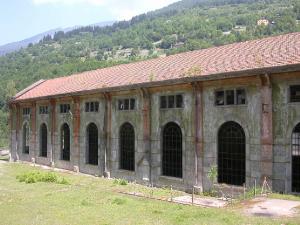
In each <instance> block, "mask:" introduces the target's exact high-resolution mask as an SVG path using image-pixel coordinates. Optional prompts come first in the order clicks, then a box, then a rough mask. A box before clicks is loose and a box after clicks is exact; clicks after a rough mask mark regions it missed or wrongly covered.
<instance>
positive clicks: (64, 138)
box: [61, 123, 70, 161]
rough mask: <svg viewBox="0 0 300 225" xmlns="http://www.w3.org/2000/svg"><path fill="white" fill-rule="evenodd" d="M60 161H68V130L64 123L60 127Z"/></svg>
mask: <svg viewBox="0 0 300 225" xmlns="http://www.w3.org/2000/svg"><path fill="white" fill-rule="evenodd" d="M61 159H62V160H66V161H69V160H70V128H69V125H68V124H66V123H64V124H63V125H62V127H61Z"/></svg>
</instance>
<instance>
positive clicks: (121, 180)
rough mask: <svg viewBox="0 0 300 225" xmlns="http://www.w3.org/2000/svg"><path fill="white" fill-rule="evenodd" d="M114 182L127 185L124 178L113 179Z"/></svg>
mask: <svg viewBox="0 0 300 225" xmlns="http://www.w3.org/2000/svg"><path fill="white" fill-rule="evenodd" d="M113 183H114V184H117V185H127V184H128V181H127V180H124V179H114V182H113Z"/></svg>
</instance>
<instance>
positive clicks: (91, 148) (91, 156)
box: [87, 123, 98, 165]
mask: <svg viewBox="0 0 300 225" xmlns="http://www.w3.org/2000/svg"><path fill="white" fill-rule="evenodd" d="M87 138H88V140H87V142H88V143H87V148H88V149H87V153H88V157H87V163H88V164H91V165H98V128H97V126H96V125H95V124H94V123H91V124H89V125H88V127H87Z"/></svg>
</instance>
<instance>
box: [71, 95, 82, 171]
mask: <svg viewBox="0 0 300 225" xmlns="http://www.w3.org/2000/svg"><path fill="white" fill-rule="evenodd" d="M73 100H74V108H73V143H74V144H73V157H72V159H73V165H74V171H75V172H79V165H80V145H79V138H80V98H79V97H74V98H73Z"/></svg>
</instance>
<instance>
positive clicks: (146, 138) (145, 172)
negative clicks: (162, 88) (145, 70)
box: [141, 88, 152, 183]
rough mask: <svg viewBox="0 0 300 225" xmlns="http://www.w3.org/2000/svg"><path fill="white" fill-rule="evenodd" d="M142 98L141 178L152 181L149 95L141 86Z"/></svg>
mask: <svg viewBox="0 0 300 225" xmlns="http://www.w3.org/2000/svg"><path fill="white" fill-rule="evenodd" d="M141 95H142V99H143V108H142V121H143V146H144V148H143V149H144V156H145V157H144V160H143V162H142V164H143V169H142V179H143V180H144V181H145V182H147V183H149V182H150V183H152V177H151V175H152V174H151V166H152V165H151V137H150V136H151V95H150V93H149V90H148V89H145V88H142V89H141Z"/></svg>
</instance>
